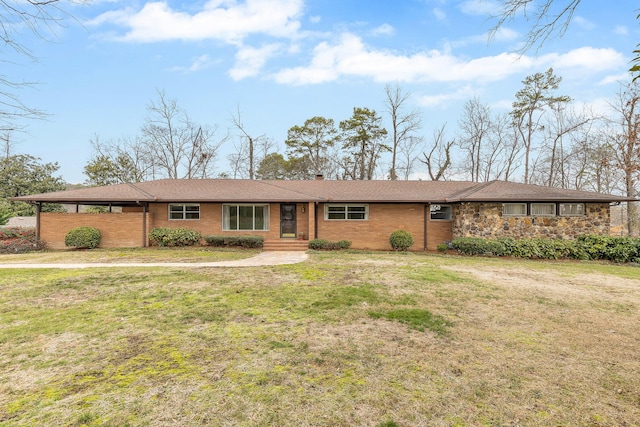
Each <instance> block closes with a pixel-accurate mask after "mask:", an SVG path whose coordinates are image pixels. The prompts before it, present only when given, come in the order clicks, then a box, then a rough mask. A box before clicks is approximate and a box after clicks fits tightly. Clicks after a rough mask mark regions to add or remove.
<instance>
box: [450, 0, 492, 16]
mask: <svg viewBox="0 0 640 427" xmlns="http://www.w3.org/2000/svg"><path fill="white" fill-rule="evenodd" d="M459 7H460V10H461V11H462V13H465V14H467V15H483V16H486V15H490V16H495V15H498V14H499V13H500V10H501V9H500V3H499V2H497V1H494V0H466V1H463V2H462V3H461V4H460V6H459Z"/></svg>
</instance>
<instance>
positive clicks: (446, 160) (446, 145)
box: [420, 123, 455, 181]
mask: <svg viewBox="0 0 640 427" xmlns="http://www.w3.org/2000/svg"><path fill="white" fill-rule="evenodd" d="M446 126H447V124H446V123H445V124H443V125H442V127H441V128H440V129H438V130H436V131H434V132H433V144H432V146H431V149H430V150H429V153H428V154H427V152H423V153H422V155H423V157H424V159H420V161H421V162H422V163H424V164H425V165H426V166H427V173H428V174H429V177H430V178H431V180H432V181H440V180H441V179H442V180H444V179H445V174H446V172H447V170H448V169H449V168H450V167H451V147H453V145H454V144H455V139H450V140H448V141H447V140H446V139H445V127H446Z"/></svg>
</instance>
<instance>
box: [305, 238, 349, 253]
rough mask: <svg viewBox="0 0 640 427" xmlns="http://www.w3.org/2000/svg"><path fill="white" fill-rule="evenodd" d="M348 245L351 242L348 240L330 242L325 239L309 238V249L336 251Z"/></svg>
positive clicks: (346, 247)
mask: <svg viewBox="0 0 640 427" xmlns="http://www.w3.org/2000/svg"><path fill="white" fill-rule="evenodd" d="M350 247H351V242H350V241H349V240H339V241H337V242H332V241H329V240H325V239H313V240H309V249H315V250H325V251H337V250H340V249H349V248H350Z"/></svg>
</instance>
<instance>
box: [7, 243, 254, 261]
mask: <svg viewBox="0 0 640 427" xmlns="http://www.w3.org/2000/svg"><path fill="white" fill-rule="evenodd" d="M259 252H260V250H249V249H231V248H213V247H202V246H197V247H181V248H167V247H155V246H154V247H148V248H117V249H100V248H97V249H91V250H77V249H67V250H58V251H52V250H43V251H39V252H35V253H29V254H0V262H2V263H7V264H8V263H32V264H35V263H43V264H48V263H55V262H60V263H62V262H72V263H85V262H86V263H91V262H97V263H98V262H99V263H126V262H134V263H135V262H214V261H231V260H236V259H244V258H249V257H252V256H254V255H256V254H257V253H259Z"/></svg>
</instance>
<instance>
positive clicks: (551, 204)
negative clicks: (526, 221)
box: [529, 202, 558, 217]
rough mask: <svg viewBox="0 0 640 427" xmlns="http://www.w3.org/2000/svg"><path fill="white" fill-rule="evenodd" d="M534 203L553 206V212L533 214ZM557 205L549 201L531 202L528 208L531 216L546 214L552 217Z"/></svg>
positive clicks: (554, 214)
mask: <svg viewBox="0 0 640 427" xmlns="http://www.w3.org/2000/svg"><path fill="white" fill-rule="evenodd" d="M536 205H545V206H553V213H550V214H534V213H533V207H534V206H536ZM557 210H558V207H557V205H556V204H555V203H550V202H546V203H539V202H538V203H531V206H530V208H529V213H530V215H531V216H548V217H552V216H556V214H557V212H556V211H557Z"/></svg>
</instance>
